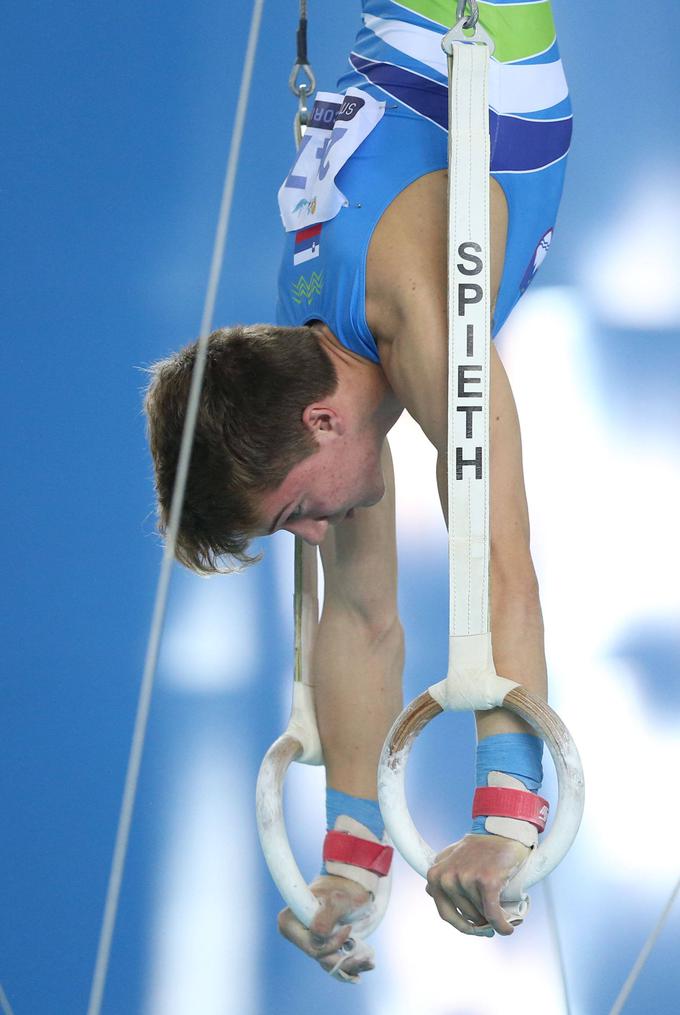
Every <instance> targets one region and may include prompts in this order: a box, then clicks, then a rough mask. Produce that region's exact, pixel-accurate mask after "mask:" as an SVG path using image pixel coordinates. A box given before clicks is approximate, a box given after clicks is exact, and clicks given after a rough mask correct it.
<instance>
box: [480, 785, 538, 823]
mask: <svg viewBox="0 0 680 1015" xmlns="http://www.w3.org/2000/svg"><path fill="white" fill-rule="evenodd" d="M549 809H550V804H549V803H548V801H547V800H544V799H543V797H540V796H538V795H537V794H536V793H529V792H527V791H523V790H520V789H507V788H501V787H498V786H478V787H477V789H476V790H475V795H474V797H473V800H472V817H473V818H477V817H479V816H489V815H492V816H494V817H499V818H517V819H518V820H520V821H528V822H529V823H530V824H532V825H534V826H535V827H536V828H537V829H538V830H539V832H542V831H543V829H544V828H545V823H546V821H547V820H548V810H549Z"/></svg>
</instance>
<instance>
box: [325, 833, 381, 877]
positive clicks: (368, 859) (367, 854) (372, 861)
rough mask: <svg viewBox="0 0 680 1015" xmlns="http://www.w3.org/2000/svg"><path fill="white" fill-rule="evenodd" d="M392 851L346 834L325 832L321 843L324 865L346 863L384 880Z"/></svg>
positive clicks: (376, 843) (378, 844)
mask: <svg viewBox="0 0 680 1015" xmlns="http://www.w3.org/2000/svg"><path fill="white" fill-rule="evenodd" d="M393 853H394V850H393V849H392V847H391V846H385V845H384V844H383V843H382V842H369V841H368V840H367V839H360V838H358V836H356V835H349V834H348V833H347V832H335V831H333V832H326V838H325V839H324V842H323V859H324V863H327V862H332V863H347V864H351V865H352V866H353V867H363V869H364V870H367V871H371V872H372V873H373V874H377V875H378V877H381V878H384V877H385V875H386V874H389V872H390V867H391V865H392V855H393Z"/></svg>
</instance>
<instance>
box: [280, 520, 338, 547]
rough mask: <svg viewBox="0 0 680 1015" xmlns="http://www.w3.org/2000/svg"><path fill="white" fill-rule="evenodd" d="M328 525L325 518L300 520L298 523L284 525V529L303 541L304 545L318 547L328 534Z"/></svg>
mask: <svg viewBox="0 0 680 1015" xmlns="http://www.w3.org/2000/svg"><path fill="white" fill-rule="evenodd" d="M328 524H329V523H328V519H327V518H300V519H299V521H295V522H291V524H290V525H286V528H287V529H288V530H289V531H290V532H293V533H294V534H295V535H296V536H300V537H301V538H302V539H304V541H305V543H310V544H311V545H312V546H318V545H319V543H322V542H323V540H324V537H325V535H326V533H327V532H328Z"/></svg>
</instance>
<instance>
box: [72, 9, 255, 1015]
mask: <svg viewBox="0 0 680 1015" xmlns="http://www.w3.org/2000/svg"><path fill="white" fill-rule="evenodd" d="M263 6H264V0H254V3H253V13H252V16H251V22H250V31H249V34H248V42H247V45H246V53H245V58H244V62H243V72H242V75H241V84H240V88H239V95H238V100H237V103H236V114H235V117H234V128H233V132H232V136H231V145H230V148H229V156H228V159H227V167H226V171H225V177H224V187H223V191H222V201H221V204H220V212H219V217H218V221H217V228H216V231H215V242H214V245H213V253H212V261H211V266H210V275H209V279H208V285H207V289H206V294H205V301H204V304H203V313H202V316H201V329H200V337H199V340H198V345H197V351H196V359H195V363H194V369H193V373H192V378H191V388H190V391H189V399H188V403H187V412H186V419H185V422H184V429H183V433H182V443H181V447H180V453H179V459H178V463H177V474H176V478H175V485H174V489H173V495H172V502H171V506H170V518H169V521H168V526H167V530H166V537H165V547H164V551H163V560H162V563H161V569H160V574H159V578H158V584H157V586H156V596H155V600H154V608H153V615H152V621H151V628H150V631H149V640H148V643H147V650H146V659H145V664H144V672H143V676H142V682H141V687H140V693H139V700H138V704H137V714H136V717H135V725H134V732H133V736H132V744H131V748H130V755H129V758H128V766H127V772H126V777H125V787H124V790H123V799H122V803H121V809H120V816H119V820H118V827H117V830H116V839H115V846H114V851H113V860H112V863H111V870H110V874H109V881H108V887H107V893H106V902H105V906H104V916H103V919H102V926H101V931H100V935H99V943H98V947H97V958H96V962H95V969H94V973H93V977H92V986H91V990H90V1000H89V1005H88V1009H87V1015H100V1011H101V1004H102V999H103V995H104V988H105V986H106V977H107V973H108V967H109V959H110V954H111V944H112V940H113V932H114V928H115V922H116V915H117V911H118V902H119V898H120V889H121V884H122V880H123V873H124V868H125V859H126V854H127V847H128V841H129V837H130V826H131V824H132V814H133V811H134V805H135V798H136V794H137V784H138V781H139V770H140V765H141V759H142V753H143V750H144V741H145V738H146V727H147V721H148V716H149V707H150V704H151V694H152V690H153V682H154V677H155V674H156V669H157V665H158V653H159V647H160V641H161V636H162V633H163V626H164V622H165V614H166V607H167V599H168V589H169V585H170V577H171V573H172V565H173V562H174V557H175V547H176V544H177V533H178V531H179V523H180V519H181V516H182V504H183V502H184V493H185V490H186V482H187V476H188V472H189V463H190V459H191V449H192V445H193V439H194V431H195V428H196V418H197V415H198V405H199V399H200V394H201V386H202V382H203V374H204V372H205V362H206V358H207V351H208V336H209V335H210V331H211V325H212V319H213V314H214V311H215V302H216V299H217V289H218V285H219V279H220V275H221V272H222V264H223V261H224V250H225V245H226V237H227V231H228V227H229V218H230V215H231V207H232V202H233V196H234V186H235V182H236V173H237V169H238V163H239V157H240V153H241V142H242V140H243V131H244V127H245V118H246V109H247V105H248V96H249V93H250V85H251V81H252V77H253V68H254V64H255V52H256V50H257V42H258V38H259V34H260V25H261V21H262V8H263Z"/></svg>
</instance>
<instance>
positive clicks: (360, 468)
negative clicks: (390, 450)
mask: <svg viewBox="0 0 680 1015" xmlns="http://www.w3.org/2000/svg"><path fill="white" fill-rule="evenodd" d="M196 348H197V344H196V343H192V344H191V345H189V346H187V347H186V348H185V349H182V350H181V351H180V352H178V353H176V354H175V355H174V356H172V357H170V358H169V359H166V360H162V361H161V362H159V363H156V364H155V365H154V367H153V368H152V380H151V383H150V385H149V388H148V391H147V395H146V400H145V409H146V414H147V420H148V436H149V444H150V448H151V453H152V457H153V464H154V471H155V483H156V494H157V499H158V514H159V528H160V530H161V532H164V531H165V530H166V528H167V525H168V521H169V514H170V502H171V498H172V491H173V486H174V482H175V474H176V470H177V461H178V458H179V448H180V443H181V439H182V429H183V426H184V419H185V415H186V406H187V402H188V396H189V388H190V384H191V375H192V371H193V366H194V361H195V357H196ZM334 348H335V346H334V345H333V342H332V336H330V333H327V334H326V335H324V333H323V329H321V330H319V329H318V328H315V327H302V328H280V327H275V326H273V325H259V324H258V325H252V326H248V327H235V328H230V329H221V330H219V331H215V332H213V334H212V335H211V336H210V338H209V340H208V354H207V361H206V370H205V376H204V381H203V388H202V393H201V400H200V406H199V412H198V420H197V425H196V432H195V437H194V444H193V451H192V456H191V465H190V468H189V477H188V482H187V489H186V494H185V500H184V506H183V510H182V517H181V523H180V529H179V535H178V540H177V549H176V556H177V558H178V560H179V561H180V562H181V563H183V564H184V565H185V566H187V567H189V568H191V569H192V570H194V571H197V572H199V573H202V574H210V573H212V572H215V571H228V570H233V569H234V568H235V567H239V566H243V565H244V564H248V563H252V562H253V561H254V560H256V559H257V557H253V556H251V555H250V554H249V553H248V544H249V542H250V540H251V539H252V538H253V537H255V536H259V535H265V534H267V533H270V532H273V531H274V530H276V529H278V528H286V529H288V530H289V531H291V532H294V533H296V534H297V535H300V536H302V537H303V538H305V539H306V540H307V541H309V542H312V543H318V542H320V541H321V540H322V539H323V538H324V535H325V531H326V529H327V527H328V525H329V524H334V523H336V522H338V521H341V520H344V519H345V518H347V517H352V515H353V511H354V508H355V507H360V506H368V505H370V504H374V503H375V502H376V501H377V500H379V499H380V497H381V496H382V494H383V492H384V483H383V479H382V470H381V468H380V440H379V438H378V436H377V435H376V433H374V432H373V431H371V429H370V428H369V427H366V426H362V424H361V419H362V413H361V411H355V407H356V403H357V396H355V395H354V394H352V390H353V387H354V386H352V385H349V386H348V387H349V388H350V391H349V393H348V394H347V395H346V396H345V395H343V397H342V398H339V397H338V391H339V382H338V372H337V370H336V366H335V363H334V359H337V356H336V355H335V354H334ZM339 366H340V367H341V371H342V364H341V363H339ZM360 388H361V386H360V385H359V389H360Z"/></svg>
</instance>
